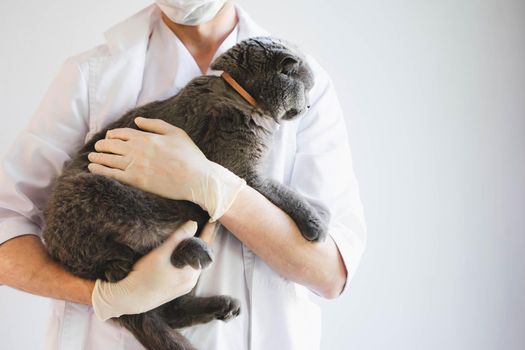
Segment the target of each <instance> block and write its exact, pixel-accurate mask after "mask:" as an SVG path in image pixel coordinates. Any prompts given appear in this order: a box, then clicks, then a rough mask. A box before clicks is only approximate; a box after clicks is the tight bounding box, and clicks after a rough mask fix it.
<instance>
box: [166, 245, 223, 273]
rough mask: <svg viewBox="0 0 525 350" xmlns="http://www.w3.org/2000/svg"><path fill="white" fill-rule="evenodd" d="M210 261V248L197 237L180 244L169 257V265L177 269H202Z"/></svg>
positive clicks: (211, 255) (211, 256)
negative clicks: (185, 267) (189, 267)
mask: <svg viewBox="0 0 525 350" xmlns="http://www.w3.org/2000/svg"><path fill="white" fill-rule="evenodd" d="M212 261H213V254H212V252H211V248H210V247H208V245H207V244H206V242H204V241H203V240H202V239H200V238H197V237H191V238H188V239H185V240H183V241H182V242H180V243H179V245H178V246H177V248H175V250H174V251H173V254H172V255H171V263H172V264H173V266H175V267H178V268H181V267H184V266H186V265H190V266H191V267H193V268H195V269H204V268H205V267H207V266H208V265H209V264H210V263H211V262H212Z"/></svg>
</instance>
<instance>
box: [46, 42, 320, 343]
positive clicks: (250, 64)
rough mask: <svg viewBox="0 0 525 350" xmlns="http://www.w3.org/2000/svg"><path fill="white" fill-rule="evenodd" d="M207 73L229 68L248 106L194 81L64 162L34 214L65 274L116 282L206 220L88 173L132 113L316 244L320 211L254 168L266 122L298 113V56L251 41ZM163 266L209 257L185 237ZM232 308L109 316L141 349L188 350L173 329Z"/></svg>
mask: <svg viewBox="0 0 525 350" xmlns="http://www.w3.org/2000/svg"><path fill="white" fill-rule="evenodd" d="M212 69H215V70H224V71H227V72H229V73H230V74H231V76H232V77H233V78H234V79H235V80H236V81H237V82H239V83H240V84H241V85H242V86H243V87H244V88H245V89H246V90H247V91H248V92H249V93H250V94H251V95H252V96H253V97H254V98H255V99H256V100H257V102H258V106H257V107H256V108H255V107H252V106H251V105H249V104H248V103H247V102H246V101H245V100H244V99H243V98H242V97H241V96H240V95H239V94H238V93H237V92H236V91H235V90H233V89H232V88H231V87H230V86H229V85H228V84H227V83H226V82H225V81H224V80H223V79H222V78H220V77H217V76H201V77H198V78H195V79H193V80H192V81H190V82H189V83H188V84H187V86H186V87H184V88H183V89H182V90H181V91H180V92H179V93H178V94H177V95H175V96H173V97H171V98H168V99H166V100H164V101H156V102H152V103H150V104H147V105H145V106H142V107H138V108H136V109H133V110H131V111H129V112H127V113H126V114H125V115H124V116H122V117H121V118H119V119H118V120H116V121H115V122H113V123H111V124H110V125H107V127H106V128H105V129H104V130H101V131H100V132H99V133H97V134H96V135H94V136H93V137H92V138H91V139H90V140H89V141H88V142H87V143H86V144H85V145H84V146H83V147H82V148H81V149H80V150H79V152H78V153H77V154H76V156H74V157H73V158H72V159H71V160H70V161H69V162H68V163H67V164H65V167H64V169H63V173H62V174H61V175H60V176H59V177H58V178H56V180H55V182H54V186H53V191H52V195H51V197H50V199H49V201H48V204H47V205H46V208H45V210H44V222H45V224H44V233H43V236H44V239H45V243H46V245H47V248H48V250H49V253H50V254H51V255H52V257H53V258H55V259H56V260H58V261H59V262H60V263H62V264H63V265H64V266H65V267H66V268H67V269H68V270H69V271H71V272H73V273H74V274H76V275H78V276H81V277H85V278H90V279H97V278H101V279H104V280H109V281H118V280H120V279H122V278H124V277H125V276H126V275H127V274H128V272H129V271H130V270H131V267H132V266H133V264H134V263H135V262H136V261H137V259H139V258H140V257H141V256H143V255H144V254H146V253H147V252H148V251H150V250H151V249H153V248H154V247H156V246H158V245H159V244H160V243H161V242H163V241H164V240H165V239H166V238H167V236H168V235H170V234H171V233H172V232H173V231H175V229H177V228H178V227H179V226H180V225H181V224H182V223H183V222H185V221H187V220H195V221H197V222H198V223H199V228H200V229H201V228H202V226H203V225H204V224H205V223H206V222H207V221H208V219H209V216H208V214H207V213H206V212H205V211H204V210H202V209H201V208H200V207H199V206H197V205H196V204H194V203H191V202H188V201H174V200H169V199H166V198H161V197H159V196H156V195H154V194H151V193H147V192H143V191H141V190H138V189H136V188H134V187H131V186H128V185H126V184H123V183H120V182H118V181H115V180H113V179H110V178H107V177H104V176H100V175H94V174H91V173H90V172H89V171H88V169H87V165H88V164H89V161H88V159H87V155H88V153H89V152H92V151H94V144H95V142H97V141H98V140H100V139H103V138H105V134H106V131H107V130H109V129H114V128H122V127H128V128H135V129H137V126H136V125H135V124H134V122H133V120H134V118H135V117H137V116H141V117H144V118H158V119H163V120H165V121H166V122H168V123H171V124H173V125H175V126H178V127H180V128H182V129H184V130H185V131H186V133H187V134H188V135H189V136H190V137H191V139H192V140H193V141H194V142H195V143H196V145H197V146H198V147H199V148H200V149H201V150H202V152H203V153H204V154H205V155H206V157H207V158H208V159H210V160H211V161H214V162H217V163H219V164H221V165H223V166H224V167H226V168H228V169H230V170H231V171H233V172H234V173H236V174H237V175H238V176H241V177H242V178H244V179H245V180H246V181H247V183H248V184H249V185H250V186H252V187H253V188H255V189H256V190H258V191H259V192H261V193H262V194H263V195H265V196H266V197H267V198H268V199H269V200H270V201H272V202H273V203H274V204H275V205H277V206H278V207H280V208H282V209H283V210H284V211H285V212H286V213H287V214H288V215H290V217H291V218H292V219H294V221H295V222H296V224H297V226H298V228H299V229H300V231H301V233H302V234H303V236H304V237H305V238H306V239H307V240H310V241H318V240H322V239H324V237H325V235H326V227H327V224H328V222H327V221H328V213H327V212H326V211H325V210H322V209H321V208H319V207H316V208H314V207H313V206H312V205H310V204H309V203H308V202H307V201H306V200H305V199H304V198H303V197H301V196H300V195H299V194H298V193H296V192H295V191H293V190H291V189H290V188H287V187H286V186H284V185H282V184H280V183H278V182H275V181H272V180H270V179H264V178H262V177H261V172H260V170H259V169H260V165H261V164H262V162H263V160H264V157H265V155H266V154H267V153H268V149H269V147H270V146H271V141H272V132H273V130H274V128H273V127H274V124H273V123H276V122H280V121H281V120H286V119H292V118H295V117H297V116H299V115H300V114H301V113H302V112H304V111H305V110H306V108H307V107H308V98H307V95H308V92H309V90H310V89H311V88H312V86H313V75H312V71H311V69H310V68H309V67H308V65H307V63H306V61H305V59H304V57H303V56H302V55H301V54H300V53H299V52H297V51H296V50H294V49H291V48H290V47H289V45H285V44H284V43H283V42H282V41H279V40H276V39H271V38H268V37H258V38H251V39H248V40H245V41H243V42H241V43H239V44H237V45H235V46H234V47H232V48H231V49H230V50H228V51H227V52H225V53H224V54H223V55H221V56H220V57H218V58H217V59H216V60H215V61H214V62H213V64H212ZM173 176H177V174H173ZM305 176H307V174H305ZM172 261H173V263H174V264H175V265H176V266H183V265H186V264H190V265H192V266H206V265H208V264H209V263H210V262H211V255H210V252H209V251H208V248H207V246H206V245H205V244H204V242H203V241H201V240H200V239H198V238H190V239H187V240H185V241H183V242H182V243H181V244H180V245H179V247H178V248H177V249H176V250H175V252H174V254H173V256H172ZM239 312H240V309H239V303H238V301H237V300H235V299H233V298H231V297H228V296H212V297H196V296H193V295H191V293H190V294H188V295H185V296H182V297H180V298H177V299H175V300H173V301H171V302H169V303H166V304H164V305H162V306H160V307H158V308H156V309H153V310H151V311H149V312H146V313H143V314H138V315H124V316H121V317H119V318H118V319H116V320H117V321H118V322H120V324H122V325H123V326H125V327H126V328H128V329H129V330H130V331H131V332H132V333H133V334H134V335H135V336H136V337H137V339H138V340H139V341H140V342H141V343H142V344H143V345H144V346H145V347H146V348H148V349H152V350H153V349H155V350H164V349H166V350H167V349H193V347H192V345H191V344H190V343H189V342H188V340H187V339H185V338H184V337H183V336H182V335H181V334H180V333H178V332H177V331H176V328H181V327H185V326H190V325H193V324H198V323H203V322H209V321H211V320H214V319H222V320H227V319H229V318H232V317H235V316H236V315H237V314H238V313H239Z"/></svg>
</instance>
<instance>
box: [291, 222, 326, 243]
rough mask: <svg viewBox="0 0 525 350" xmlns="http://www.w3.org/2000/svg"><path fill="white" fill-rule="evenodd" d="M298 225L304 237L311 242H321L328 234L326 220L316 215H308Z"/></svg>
mask: <svg viewBox="0 0 525 350" xmlns="http://www.w3.org/2000/svg"><path fill="white" fill-rule="evenodd" d="M298 221H299V222H301V224H300V225H298V228H299V230H300V231H301V234H302V235H303V237H304V238H306V239H307V240H309V241H312V242H322V241H324V240H325V239H326V236H327V234H328V226H327V225H326V222H325V221H324V220H323V219H321V218H320V217H318V216H309V217H308V218H304V219H303V220H298Z"/></svg>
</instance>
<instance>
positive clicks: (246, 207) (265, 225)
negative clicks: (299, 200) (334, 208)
mask: <svg viewBox="0 0 525 350" xmlns="http://www.w3.org/2000/svg"><path fill="white" fill-rule="evenodd" d="M219 221H220V222H221V224H223V225H224V226H225V227H226V228H227V229H228V230H229V231H230V232H232V233H233V234H234V235H235V236H236V237H237V238H238V239H239V240H241V241H242V242H243V243H244V244H246V245H247V246H248V247H249V248H250V249H251V250H252V251H253V252H254V253H255V254H257V255H258V256H259V257H260V258H261V259H263V260H264V261H265V262H266V263H267V264H268V265H270V266H271V267H272V268H273V269H274V270H276V271H277V272H279V273H280V274H281V275H283V276H285V277H286V278H289V279H290V280H293V281H295V282H297V283H300V284H302V285H304V286H307V287H309V288H310V289H312V290H314V291H315V292H316V293H317V294H319V295H322V296H324V297H327V298H333V297H336V296H338V295H339V293H340V292H341V290H342V288H343V285H344V283H345V281H346V269H345V266H344V263H343V261H342V258H341V256H340V254H339V251H338V249H337V246H336V245H335V243H334V241H333V240H332V239H331V238H328V239H327V240H326V241H324V242H320V243H312V242H309V241H307V240H306V239H304V238H303V236H302V235H301V233H300V232H299V229H298V228H297V225H296V224H295V222H294V221H293V220H292V219H291V218H290V216H288V214H286V213H285V212H284V211H282V210H281V209H280V208H278V207H277V206H275V205H274V204H273V203H271V202H270V201H269V200H268V199H267V198H266V197H264V196H263V195H262V194H260V193H259V192H257V191H256V190H255V189H253V188H251V187H249V186H245V187H244V188H243V189H242V190H241V191H240V192H239V194H238V195H237V197H236V199H235V201H234V202H233V204H232V206H231V207H230V209H229V210H228V211H227V212H226V213H225V214H224V215H223V216H222V217H221V218H220V220H219Z"/></svg>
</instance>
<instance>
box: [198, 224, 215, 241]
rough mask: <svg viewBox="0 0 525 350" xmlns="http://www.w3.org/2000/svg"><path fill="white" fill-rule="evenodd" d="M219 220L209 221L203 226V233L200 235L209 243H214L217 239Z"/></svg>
mask: <svg viewBox="0 0 525 350" xmlns="http://www.w3.org/2000/svg"><path fill="white" fill-rule="evenodd" d="M217 229H218V227H217V221H214V222H207V223H206V225H204V227H203V228H202V231H201V234H200V236H199V238H200V239H202V240H203V241H204V242H206V243H207V244H213V241H214V240H215V235H216V234H217Z"/></svg>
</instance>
